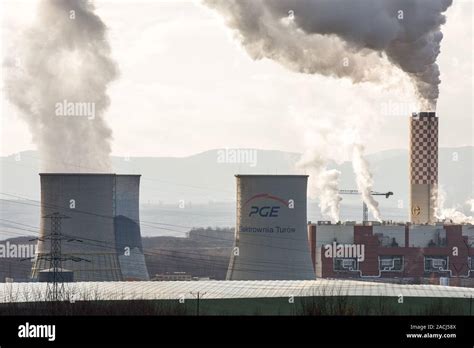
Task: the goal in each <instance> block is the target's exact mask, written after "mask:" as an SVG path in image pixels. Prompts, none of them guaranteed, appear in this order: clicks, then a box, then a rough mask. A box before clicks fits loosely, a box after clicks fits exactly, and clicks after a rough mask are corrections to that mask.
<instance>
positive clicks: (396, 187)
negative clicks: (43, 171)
mask: <svg viewBox="0 0 474 348" xmlns="http://www.w3.org/2000/svg"><path fill="white" fill-rule="evenodd" d="M223 151H224V150H210V151H206V152H203V153H199V154H196V155H193V156H189V157H130V158H129V159H126V158H120V157H113V158H112V163H113V170H114V172H116V173H123V174H125V173H130V174H133V173H136V174H142V183H141V191H140V195H141V203H142V204H147V203H153V204H158V203H160V202H161V203H162V204H173V205H178V204H179V201H180V200H184V201H185V202H187V203H191V204H202V203H209V202H233V201H234V199H235V178H234V175H235V174H237V173H241V174H291V173H296V170H295V166H294V165H295V163H296V161H297V160H298V158H299V156H300V155H299V154H298V153H289V152H283V151H270V150H256V161H255V162H254V163H240V164H239V163H229V162H225V161H222V153H223ZM473 157H474V147H459V148H441V149H440V155H439V163H440V183H441V184H442V185H443V187H444V189H445V191H446V192H447V193H448V197H447V204H448V205H451V204H453V203H458V204H464V202H465V201H466V200H467V199H468V198H470V197H472V196H474V194H473V177H474V175H473V174H474V173H473V167H474V161H473ZM367 159H368V161H369V162H370V165H371V169H372V172H373V174H374V180H375V187H374V188H375V190H380V191H385V190H390V191H393V192H395V196H394V197H393V198H394V199H391V201H392V202H398V200H402V201H403V202H408V154H407V150H402V149H396V150H388V151H382V152H378V153H375V154H371V155H368V156H367ZM230 160H231V161H232V158H231V159H230ZM331 167H332V168H336V169H338V170H340V171H341V172H342V175H341V185H340V187H341V188H348V189H350V188H355V181H354V175H353V172H352V168H351V163H349V162H345V163H343V164H341V165H337V164H335V163H334V164H332V165H331ZM38 168H39V154H38V153H37V152H35V151H25V152H21V153H20V154H19V156H18V155H16V156H15V155H11V156H7V157H0V169H1V171H0V173H1V177H0V190H1V192H7V193H12V194H14V195H18V196H26V197H30V198H33V199H36V200H38V199H39V176H38ZM3 198H6V197H3Z"/></svg>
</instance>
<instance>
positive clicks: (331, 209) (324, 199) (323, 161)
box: [297, 150, 341, 222]
mask: <svg viewBox="0 0 474 348" xmlns="http://www.w3.org/2000/svg"><path fill="white" fill-rule="evenodd" d="M327 161H328V160H327V158H324V157H323V156H321V155H320V153H319V151H311V150H308V151H306V152H305V153H304V154H303V156H302V157H301V159H300V160H299V161H298V163H297V167H300V168H303V169H305V170H306V171H307V173H308V174H309V186H310V187H309V192H310V197H311V198H318V199H319V207H320V209H321V213H322V214H323V216H325V217H329V218H330V219H331V220H332V221H334V222H337V221H339V207H340V201H341V196H340V195H339V177H340V175H341V172H340V171H338V170H336V169H327Z"/></svg>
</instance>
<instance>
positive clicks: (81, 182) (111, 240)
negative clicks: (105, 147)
mask: <svg viewBox="0 0 474 348" xmlns="http://www.w3.org/2000/svg"><path fill="white" fill-rule="evenodd" d="M40 180H41V216H42V217H45V216H48V215H49V214H53V213H60V214H62V215H64V216H67V217H68V218H65V219H62V221H61V235H62V238H61V257H62V258H63V259H64V261H62V268H64V269H67V270H70V271H72V272H73V274H74V275H73V277H74V281H120V280H148V279H149V277H148V272H147V268H146V265H145V258H144V254H143V249H142V243H141V235H140V223H139V187H140V175H116V174H62V173H46V174H40ZM50 234H51V221H50V219H47V218H43V219H41V224H40V238H39V241H38V246H37V257H36V260H35V262H34V264H33V268H32V278H33V279H38V276H39V273H40V272H41V271H42V270H45V269H48V268H49V267H50V263H49V261H48V256H49V255H50V238H49V236H50Z"/></svg>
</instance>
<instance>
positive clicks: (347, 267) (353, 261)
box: [334, 258, 359, 271]
mask: <svg viewBox="0 0 474 348" xmlns="http://www.w3.org/2000/svg"><path fill="white" fill-rule="evenodd" d="M358 269H359V262H357V258H335V259H334V270H335V271H356V270H358Z"/></svg>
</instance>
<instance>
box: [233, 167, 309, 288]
mask: <svg viewBox="0 0 474 348" xmlns="http://www.w3.org/2000/svg"><path fill="white" fill-rule="evenodd" d="M236 178H237V224H236V230H235V245H234V249H233V252H232V254H231V260H230V264H229V268H228V272H227V280H305V279H314V271H313V269H312V266H311V257H310V253H309V248H308V240H307V233H306V221H307V219H306V190H307V181H308V176H307V175H236Z"/></svg>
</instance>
